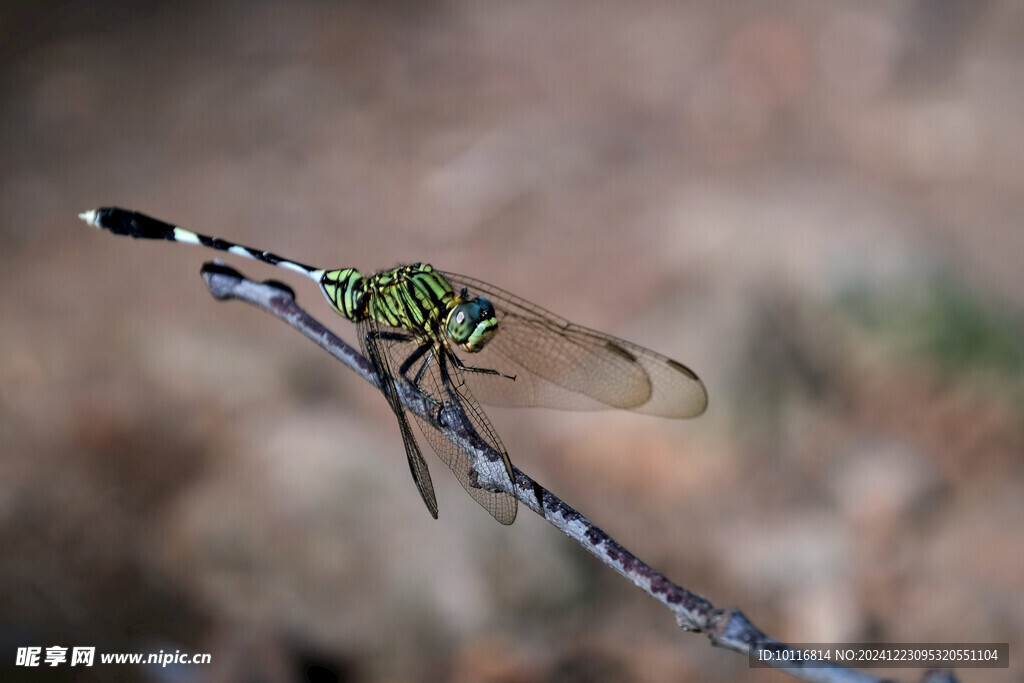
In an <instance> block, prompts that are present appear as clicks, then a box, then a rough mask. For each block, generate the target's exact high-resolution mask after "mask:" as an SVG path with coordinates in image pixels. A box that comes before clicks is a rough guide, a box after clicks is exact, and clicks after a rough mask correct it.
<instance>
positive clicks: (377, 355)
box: [357, 322, 437, 519]
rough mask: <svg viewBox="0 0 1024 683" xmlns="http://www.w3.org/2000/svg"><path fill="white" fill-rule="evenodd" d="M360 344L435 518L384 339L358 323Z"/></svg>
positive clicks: (427, 473) (425, 471) (426, 477)
mask: <svg viewBox="0 0 1024 683" xmlns="http://www.w3.org/2000/svg"><path fill="white" fill-rule="evenodd" d="M357 329H358V330H359V343H360V345H361V346H362V349H363V355H365V356H366V358H367V360H369V361H370V362H371V363H373V366H374V368H375V369H376V370H377V374H378V376H379V377H381V378H382V379H383V380H384V387H383V390H384V397H385V398H386V399H387V401H388V405H389V406H391V411H392V412H393V413H394V414H395V417H397V418H398V428H399V430H400V431H401V432H402V441H403V442H404V443H405V455H406V457H407V458H408V459H409V470H410V471H411V472H412V479H413V481H414V482H415V483H416V488H417V489H418V490H419V492H420V496H421V497H422V498H423V502H424V503H426V505H427V510H429V511H430V514H431V516H433V518H434V519H437V496H436V495H435V494H434V484H433V482H432V481H431V479H430V470H429V469H428V468H427V461H426V460H424V459H423V454H422V453H421V452H420V447H419V444H417V443H416V437H415V436H414V435H413V433H412V427H410V426H409V419H408V418H407V417H406V415H405V407H404V406H402V402H401V400H400V399H399V398H398V392H397V391H396V389H395V375H394V373H393V372H392V371H391V364H390V363H389V362H388V356H387V354H386V353H384V352H383V350H382V348H381V344H382V343H384V342H383V340H381V339H379V338H378V335H377V332H378V330H377V329H375V327H374V326H373V325H372V324H369V323H368V322H362V323H359V326H358V328H357Z"/></svg>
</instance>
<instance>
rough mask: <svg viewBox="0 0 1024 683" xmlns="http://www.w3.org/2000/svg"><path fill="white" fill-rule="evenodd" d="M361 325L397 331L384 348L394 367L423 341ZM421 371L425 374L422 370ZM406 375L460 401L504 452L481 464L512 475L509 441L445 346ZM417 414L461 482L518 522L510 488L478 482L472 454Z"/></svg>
mask: <svg viewBox="0 0 1024 683" xmlns="http://www.w3.org/2000/svg"><path fill="white" fill-rule="evenodd" d="M362 324H365V325H367V326H376V327H377V329H378V331H379V330H380V329H383V330H384V331H385V332H386V333H387V332H394V333H395V334H394V335H392V337H391V338H388V336H387V335H383V336H381V339H380V348H381V350H382V351H383V354H384V355H385V356H386V357H387V359H388V361H389V364H390V366H391V367H392V368H398V369H400V368H401V367H402V365H403V364H404V363H405V362H406V360H407V359H408V358H410V356H411V355H412V354H413V353H414V352H415V351H416V350H417V348H418V347H419V344H420V343H421V342H419V341H417V340H403V339H398V338H394V337H400V336H401V335H402V334H403V332H402V331H400V330H391V329H390V328H388V327H386V326H379V325H377V324H376V323H373V322H369V321H368V322H366V323H362ZM405 334H407V333H405ZM424 364H426V367H425V368H424V367H423V365H424ZM421 372H422V375H420V373H421ZM406 375H407V377H406V379H408V380H410V381H411V380H413V379H414V378H416V376H417V375H420V378H419V384H418V388H419V390H420V391H421V392H422V393H423V394H425V395H427V396H429V397H431V398H432V399H434V400H435V401H438V402H442V403H455V404H457V405H458V406H460V407H461V409H462V411H463V412H464V413H465V415H466V417H467V418H468V420H469V422H470V423H471V424H472V425H473V429H474V430H475V431H476V433H477V434H478V435H479V436H480V438H482V439H484V440H485V441H487V443H488V444H490V446H491V448H493V449H494V450H495V451H497V452H498V453H501V455H502V459H501V460H500V461H497V462H493V463H482V464H480V467H483V468H487V469H488V471H487V472H486V474H487V475H488V476H489V477H491V478H494V479H498V478H501V477H507V478H509V479H511V476H512V464H511V462H510V461H509V458H508V454H507V453H506V452H505V446H504V445H503V444H502V443H501V439H500V438H499V437H498V434H497V433H496V432H495V431H494V427H492V426H491V421H490V420H489V419H488V418H487V415H486V414H485V413H484V411H483V409H482V408H481V407H480V404H479V403H478V402H477V400H476V398H474V397H473V394H472V393H471V392H470V390H469V387H468V386H467V385H466V382H465V376H464V375H465V373H464V372H463V371H462V369H461V368H459V367H458V365H457V364H456V363H455V362H454V361H453V360H451V358H450V357H449V356H448V355H447V351H446V350H445V349H444V348H442V349H440V352H438V351H436V350H430V351H428V352H426V353H425V354H423V356H422V357H421V358H420V359H419V360H418V361H416V362H415V363H413V365H412V366H411V367H410V368H409V369H408V371H407V372H406ZM399 405H401V404H399ZM413 419H414V420H415V421H416V422H417V423H418V425H419V427H420V432H421V433H422V434H423V436H424V438H425V439H426V440H427V443H429V444H430V446H431V448H433V449H434V452H435V453H437V455H438V457H439V458H441V460H443V461H444V462H445V464H447V465H448V467H450V468H451V470H452V472H454V473H455V477H456V478H457V479H458V480H459V483H460V484H462V487H463V488H464V489H466V492H467V493H469V495H470V496H472V497H473V499H474V500H475V501H476V502H477V503H479V504H480V505H481V506H482V507H483V508H484V509H485V510H487V512H489V513H490V514H491V516H492V517H494V518H495V519H496V520H498V521H499V522H501V523H502V524H511V523H512V522H513V521H515V518H516V509H517V503H516V499H515V498H514V497H512V496H510V495H508V494H507V493H503V492H500V491H488V490H486V489H483V488H478V487H477V486H474V483H475V481H476V479H477V476H476V472H475V470H474V466H473V460H472V458H470V456H469V454H468V453H466V452H465V451H463V450H462V449H461V448H460V447H459V446H457V445H456V444H455V443H454V442H452V441H450V440H449V439H448V438H447V437H445V436H444V434H442V433H441V432H439V431H438V430H437V429H435V428H434V427H433V425H431V424H430V423H429V422H427V421H426V420H422V419H420V418H419V417H418V416H417V415H415V414H413Z"/></svg>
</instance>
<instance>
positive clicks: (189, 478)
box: [0, 0, 1024, 681]
mask: <svg viewBox="0 0 1024 683" xmlns="http://www.w3.org/2000/svg"><path fill="white" fill-rule="evenodd" d="M0 27H2V30H3V35H4V39H3V44H2V47H0V85H2V91H3V93H4V95H3V98H2V101H0V145H2V159H3V161H2V164H3V166H2V168H3V173H2V177H0V284H2V286H0V321H2V322H0V325H2V335H0V446H2V448H0V649H2V652H0V660H2V662H3V664H2V666H3V667H10V665H11V662H12V661H13V658H14V652H15V650H16V648H17V647H18V646H27V645H38V646H44V647H45V646H49V645H55V644H56V645H64V646H69V647H70V646H75V645H94V646H96V647H97V648H98V650H100V651H105V652H119V651H120V652H128V651H138V652H156V651H158V650H161V649H162V650H163V651H165V652H170V651H174V650H181V651H184V652H196V651H199V652H210V653H212V655H213V662H214V663H213V665H211V666H207V667H178V668H176V669H174V670H173V671H172V670H171V669H167V670H160V669H158V668H156V667H128V666H121V667H110V668H107V669H98V668H97V669H93V670H92V671H90V672H88V673H86V674H83V679H84V680H109V678H110V677H112V676H119V677H122V678H126V679H128V680H134V679H138V680H150V681H164V680H172V678H170V677H173V680H178V681H191V680H197V681H198V680H214V681H259V680H265V681H276V680H302V675H303V674H302V667H303V666H319V667H322V668H321V669H319V671H321V672H325V671H334V672H338V673H339V674H340V675H341V678H342V679H343V680H370V681H379V680H383V681H406V680H409V681H432V680H441V679H447V680H454V681H584V680H587V681H590V680H608V681H665V680H701V681H782V680H789V679H788V678H786V677H784V676H782V675H781V674H778V673H776V672H771V671H765V670H749V669H748V668H747V664H746V661H745V659H744V658H742V657H738V656H736V655H734V654H732V653H729V652H726V651H721V650H715V649H712V648H709V647H708V646H707V642H706V640H705V639H704V638H702V637H700V636H693V635H688V634H685V633H683V632H681V631H680V630H679V629H678V628H676V626H675V625H674V622H673V621H672V619H671V617H670V615H669V614H668V613H667V612H666V611H664V610H663V609H661V608H660V607H659V606H658V605H657V604H656V603H654V602H653V601H652V600H650V599H649V598H647V597H646V596H645V595H643V594H641V593H640V592H638V591H637V590H636V589H635V588H633V587H632V586H630V585H628V584H627V582H625V581H623V580H622V579H621V578H620V577H619V576H617V575H616V574H614V573H613V572H612V571H611V570H609V569H608V568H606V567H605V566H603V565H601V564H599V563H598V562H597V561H596V560H594V559H593V558H591V557H590V556H589V555H587V554H586V553H585V552H584V551H582V550H581V549H579V548H578V547H576V546H574V545H573V544H572V543H570V542H568V541H567V540H565V539H564V538H562V537H561V536H560V534H559V533H558V532H557V531H555V530H554V529H552V528H551V527H550V526H548V525H547V524H545V523H544V522H542V521H540V520H538V519H537V518H536V517H535V516H533V515H532V514H530V513H529V512H521V513H520V518H519V520H518V521H517V522H516V524H515V525H514V526H513V527H511V528H502V527H500V526H499V525H497V524H496V523H494V522H493V520H491V519H490V518H489V517H488V516H487V515H486V514H485V513H484V512H483V511H482V510H481V509H480V508H479V507H478V506H477V505H475V504H474V503H473V502H472V501H471V500H470V499H469V497H468V496H466V495H465V493H464V492H463V491H462V490H461V489H460V488H459V487H458V485H457V484H456V483H455V482H454V481H453V479H452V477H451V476H450V475H449V473H448V472H447V470H446V468H444V466H443V464H441V463H440V461H438V460H437V459H435V458H433V456H432V455H429V456H428V457H429V458H430V463H431V466H432V468H433V472H434V481H435V483H436V484H437V486H438V496H439V501H440V508H441V511H440V519H439V520H438V521H434V520H432V519H431V518H430V517H429V515H428V514H427V513H426V511H425V510H424V508H423V505H422V503H421V501H420V500H419V497H418V495H417V494H416V491H415V489H414V486H413V484H412V482H411V481H410V477H409V472H408V467H407V465H406V463H405V458H404V455H403V452H402V445H401V440H400V439H399V436H398V433H397V429H396V427H395V423H394V418H393V416H391V415H390V414H389V412H388V410H387V407H386V405H385V402H384V400H383V399H382V397H381V396H380V394H378V393H377V392H375V391H374V390H372V389H371V388H370V387H368V386H367V385H365V384H364V383H362V382H360V381H359V380H357V379H356V378H354V377H353V375H352V374H351V373H349V372H347V371H346V370H345V369H343V368H342V367H340V366H339V365H338V364H336V363H334V362H332V361H331V360H330V359H329V358H328V357H327V356H326V355H325V354H324V353H323V352H321V351H320V350H318V349H316V348H315V347H313V346H311V345H310V344H309V343H308V342H306V341H305V340H304V339H302V338H301V337H300V336H299V335H297V334H295V333H294V332H293V331H292V330H290V329H288V328H287V327H286V326H284V325H281V324H280V323H279V322H277V321H275V320H273V319H271V318H269V317H268V316H265V315H263V314H260V313H258V312H257V311H255V309H251V308H249V307H246V306H243V305H241V304H232V303H218V302H216V301H214V300H213V299H212V298H211V297H210V296H209V294H208V293H207V292H206V290H205V288H204V287H203V284H202V282H201V281H200V279H199V276H198V270H199V266H200V264H201V263H202V262H203V261H205V260H208V259H210V258H212V257H213V256H214V254H213V253H212V252H204V251H201V250H199V249H195V248H187V247H183V246H179V245H170V244H159V243H142V242H130V241H129V240H127V239H124V238H114V237H112V236H111V235H109V234H107V233H100V232H98V231H95V230H91V229H89V228H87V227H86V226H85V225H84V224H83V223H81V222H80V221H79V220H78V219H77V218H76V217H75V216H76V214H77V213H78V212H80V211H83V210H85V209H90V208H94V207H97V206H101V205H110V204H117V205H121V206H127V207H131V208H135V209H139V210H144V211H146V212H147V213H150V214H152V215H154V216H158V217H161V218H164V219H166V220H170V221H174V222H177V223H179V224H181V225H185V226H188V227H190V228H192V229H195V230H200V231H203V232H210V233H213V234H217V235H220V236H223V237H226V238H229V239H234V240H238V241H240V242H244V243H247V244H251V245H254V246H258V247H261V248H265V249H270V250H273V251H276V252H278V253H281V254H285V255H287V256H290V257H293V258H295V259H297V260H300V261H304V262H310V263H313V264H316V265H322V266H357V267H361V268H364V269H367V270H371V271H372V270H373V269H375V268H380V267H385V266H391V265H394V264H396V263H401V262H410V261H428V262H432V263H434V264H435V265H437V266H438V267H442V268H445V269H449V270H454V271H457V272H463V273H466V274H468V275H473V276H477V277H480V278H482V279H486V280H488V281H490V282H493V283H495V284H497V285H499V286H501V287H504V288H506V289H509V290H511V291H514V292H516V293H517V294H520V295H521V296H523V297H525V298H527V299H529V300H531V301H534V302H537V303H539V304H540V305H542V306H545V307H547V308H550V309H552V310H554V311H557V312H559V313H562V314H564V315H566V316H567V317H569V318H571V319H572V320H574V321H576V322H580V323H582V324H585V325H589V326H592V327H596V328H599V329H603V330H608V331H611V332H614V333H617V334H620V335H621V336H624V337H627V338H629V339H631V340H634V341H637V342H639V343H642V344H645V345H648V346H651V347H652V348H654V349H657V350H659V351H661V352H664V353H667V354H669V355H671V356H673V357H675V358H677V359H679V360H681V361H683V362H684V363H687V364H688V365H690V366H691V367H693V368H694V369H695V370H697V371H698V372H699V373H700V374H701V376H702V378H703V379H704V381H705V382H706V384H707V386H708V388H709V391H710V395H711V406H710V409H709V410H708V412H707V414H706V415H705V416H703V417H702V418H701V419H699V420H695V421H679V422H670V421H664V420H657V419H654V418H648V417H643V416H636V415H632V414H613V413H585V414H572V413H564V412H558V411H545V410H498V409H495V410H492V411H489V414H490V416H491V418H492V421H493V422H494V424H495V426H496V427H497V429H498V431H499V432H500V433H501V435H502V438H503V439H504V442H505V444H506V446H507V447H508V449H509V452H510V454H511V456H512V459H513V461H514V462H516V464H517V465H518V466H519V467H521V468H522V469H524V470H525V471H526V472H528V473H530V474H531V475H532V476H534V477H535V478H536V479H538V480H539V481H540V482H541V483H543V484H544V485H545V486H547V487H549V488H550V489H551V490H552V491H554V492H555V493H556V494H558V495H560V496H561V497H563V498H564V499H565V500H566V501H567V502H569V503H570V504H572V505H574V506H576V507H578V508H579V509H580V510H581V511H583V512H584V513H585V514H587V515H588V516H590V517H591V518H592V519H593V520H594V521H595V522H596V523H597V524H599V525H600V526H601V527H603V528H604V529H606V530H607V531H609V532H610V533H611V534H612V535H613V536H614V537H616V538H617V539H618V540H619V541H621V542H622V543H623V544H624V545H626V546H627V547H628V548H630V549H631V550H633V551H635V552H636V553H637V554H639V555H640V556H641V557H643V558H645V559H646V560H648V561H649V562H650V563H652V564H653V565H654V566H656V567H657V568H659V569H661V570H663V571H664V572H665V573H666V574H667V575H668V576H669V577H670V578H672V579H673V580H675V581H677V582H679V583H681V584H683V585H685V586H686V587H688V588H690V589H691V590H694V591H697V592H699V593H701V594H703V595H705V596H707V597H708V598H709V599H711V600H712V601H713V602H714V603H715V604H717V605H721V606H727V605H738V606H740V607H741V608H742V609H743V610H744V611H745V612H746V614H747V615H748V616H749V617H750V618H751V619H752V620H753V621H754V622H755V623H756V624H758V625H759V626H760V627H762V628H764V629H765V630H766V631H768V632H769V633H771V634H772V635H774V636H775V637H778V638H782V639H786V640H791V641H798V642H832V641H894V642H964V641H968V642H975V641H997V642H1009V643H1010V644H1011V648H1012V657H1013V658H1014V659H1015V662H1014V670H1013V671H1011V672H1007V671H1005V670H1003V671H987V672H986V671H980V670H973V671H971V670H965V671H962V672H961V676H962V680H965V681H997V680H1008V676H1020V675H1021V674H1020V671H1021V669H1020V668H1019V667H1020V657H1021V650H1020V646H1021V643H1022V642H1024V638H1022V634H1024V591H1022V587H1024V468H1022V454H1024V382H1022V374H1024V334H1022V330H1024V325H1022V320H1024V268H1022V263H1024V228H1022V218H1024V181H1022V179H1024V87H1022V84H1024V80H1022V76H1024V4H1021V3H1019V2H1015V1H1014V0H992V1H989V2H981V1H978V0H964V1H954V0H944V1H941V2H939V1H935V2H891V3H882V2H869V3H853V4H851V3H821V2H811V1H809V0H788V1H786V2H781V1H780V2H762V3H742V4H736V3H714V2H633V3H620V2H603V1H599V2H591V3H547V2H517V3H498V2H487V3H471V2H444V3H401V2H388V3H384V4H382V5H381V4H377V3H318V2H304V3H269V2H264V3H248V2H218V3H198V2H192V3H175V4H171V3H168V4H166V6H164V7H162V8H161V9H159V10H143V9H138V8H133V7H132V6H131V5H129V4H128V3H125V4H124V5H123V6H121V5H115V4H109V5H106V6H103V5H97V4H96V3H84V2H82V3H69V4H53V5H51V6H49V7H47V8H46V9H45V10H44V9H41V8H40V7H38V6H36V5H35V4H34V3H6V4H5V5H4V7H3V9H2V10H0ZM231 263H232V265H235V266H236V267H239V268H241V269H242V270H243V272H245V273H247V274H249V275H251V276H253V277H256V278H260V279H262V278H267V277H273V278H278V279H284V280H287V281H288V282H290V283H291V284H292V285H293V286H294V287H295V289H296V291H297V292H298V295H299V299H300V301H301V302H303V303H305V304H307V305H308V307H309V308H310V310H311V311H312V312H313V313H314V314H316V315H318V316H320V317H321V318H323V319H326V320H329V321H331V322H332V323H334V322H336V325H335V327H336V328H337V329H338V330H339V331H340V332H341V333H342V334H343V336H345V337H346V338H348V339H350V340H353V339H354V335H353V330H352V329H351V325H349V324H348V323H346V322H345V321H343V320H341V319H340V318H337V317H336V316H332V314H331V313H330V311H329V309H328V308H327V306H326V305H325V304H324V302H322V301H321V297H320V295H319V294H318V293H317V291H316V290H315V288H314V287H313V286H312V285H310V284H309V283H308V282H306V281H301V280H297V279H295V278H291V277H290V276H289V275H288V274H287V273H281V272H277V271H275V270H274V269H272V268H269V267H264V266H262V265H260V264H252V263H251V262H242V261H240V260H239V259H234V260H232V262H231ZM8 670H9V669H8ZM311 670H313V669H311ZM9 671H10V670H9ZM69 671H70V669H68V668H67V667H66V666H65V667H61V668H58V669H55V670H50V671H46V672H35V674H33V677H32V678H31V680H62V679H64V678H67V677H69ZM12 673H13V674H15V675H17V676H19V677H21V676H25V675H26V672H25V671H24V670H13V672H12ZM896 673H900V672H896ZM36 674H38V675H36ZM901 675H902V678H903V680H916V679H917V677H918V676H919V675H920V672H919V671H903V672H902V673H901Z"/></svg>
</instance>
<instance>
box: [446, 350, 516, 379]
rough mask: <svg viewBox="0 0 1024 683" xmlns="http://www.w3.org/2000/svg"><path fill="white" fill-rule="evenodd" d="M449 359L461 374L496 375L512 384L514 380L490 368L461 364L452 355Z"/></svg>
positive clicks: (514, 377)
mask: <svg viewBox="0 0 1024 683" xmlns="http://www.w3.org/2000/svg"><path fill="white" fill-rule="evenodd" d="M451 358H452V360H453V361H454V362H455V364H456V365H457V366H459V370H462V371H463V372H476V373H479V374H481V375H497V376H498V377H504V378H505V379H510V380H512V381H513V382H514V381H515V380H516V376H515V375H506V374H505V373H504V372H499V371H497V370H494V369H492V368H477V367H474V366H472V365H466V364H465V363H463V362H462V359H461V358H459V357H458V356H456V355H455V354H454V353H453V354H452V355H451Z"/></svg>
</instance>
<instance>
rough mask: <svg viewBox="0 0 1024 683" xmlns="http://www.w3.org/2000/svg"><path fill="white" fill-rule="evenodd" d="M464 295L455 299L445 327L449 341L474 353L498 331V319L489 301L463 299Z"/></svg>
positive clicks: (480, 298) (479, 298) (464, 293)
mask: <svg viewBox="0 0 1024 683" xmlns="http://www.w3.org/2000/svg"><path fill="white" fill-rule="evenodd" d="M465 295H466V292H465V291H463V296H460V297H459V298H458V299H456V302H457V303H456V305H455V306H453V307H452V310H451V311H449V313H448V320H447V321H445V326H446V328H447V330H448V338H449V339H451V340H452V341H453V342H455V343H456V344H457V345H458V346H459V347H460V348H462V349H464V350H466V351H469V352H470V353H475V352H476V351H479V350H480V349H482V348H483V347H484V344H486V343H487V342H488V341H490V339H491V337H493V336H494V333H495V332H497V331H498V318H497V316H495V314H494V306H493V305H491V302H490V301H488V300H487V299H485V298H483V297H482V296H478V297H476V298H473V299H465V298H463V297H464V296H465Z"/></svg>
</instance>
